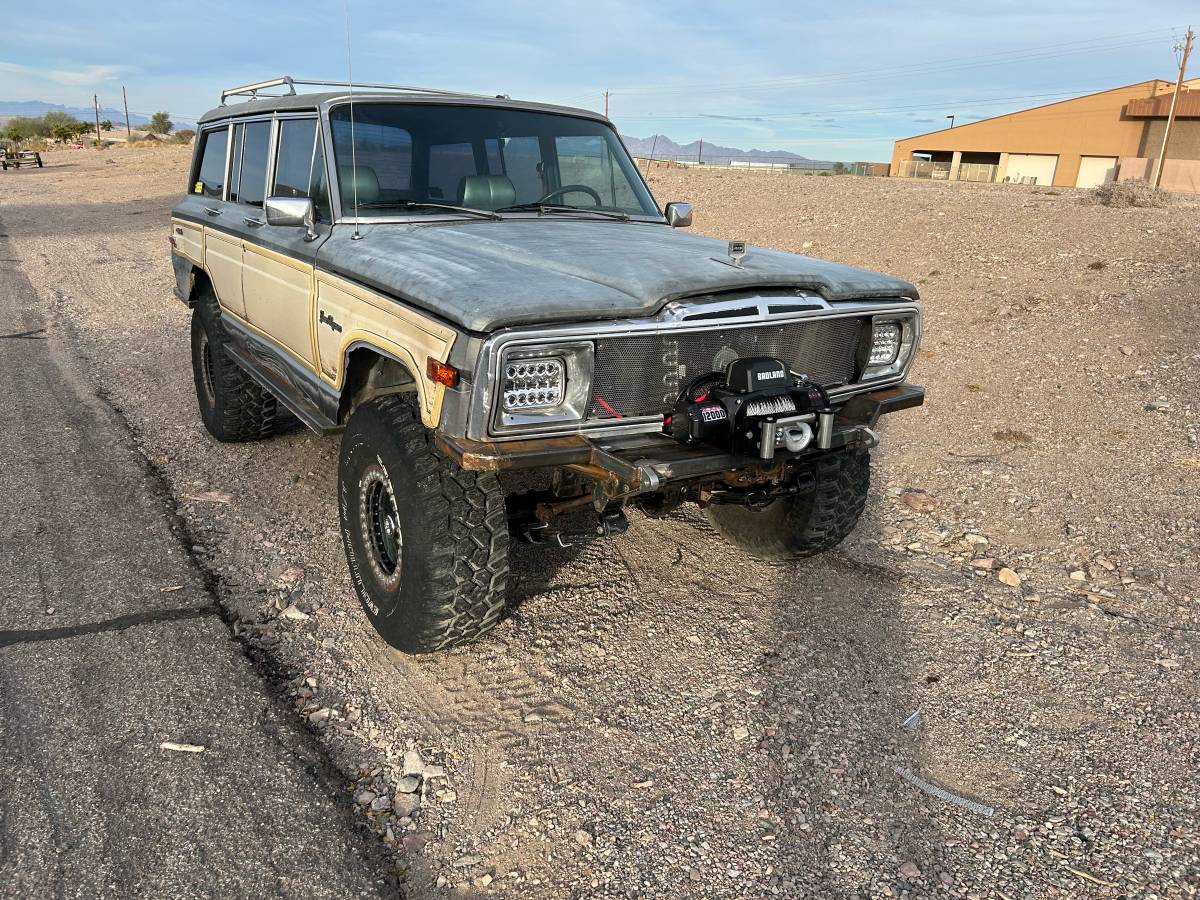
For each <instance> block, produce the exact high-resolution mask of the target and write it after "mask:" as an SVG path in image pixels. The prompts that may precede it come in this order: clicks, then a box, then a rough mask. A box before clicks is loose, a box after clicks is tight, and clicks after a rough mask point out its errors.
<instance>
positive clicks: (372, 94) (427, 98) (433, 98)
mask: <svg viewBox="0 0 1200 900" xmlns="http://www.w3.org/2000/svg"><path fill="white" fill-rule="evenodd" d="M353 97H354V102H355V103H438V104H442V105H457V106H492V107H496V108H498V109H520V110H525V111H527V112H545V113H556V114H558V115H568V116H576V117H581V118H586V119H595V120H596V121H599V122H606V123H608V122H609V120H608V119H606V118H605V117H604V116H603V115H601V114H600V113H598V112H593V111H592V110H590V109H579V108H576V107H572V106H556V105H554V104H550V103H534V102H532V101H528V100H512V99H509V98H508V97H483V96H480V95H478V94H451V93H440V92H439V93H432V92H431V93H423V92H421V91H413V92H411V93H410V92H407V91H404V92H398V91H388V92H386V93H381V92H377V91H369V90H368V91H363V92H362V93H359V92H358V91H355V92H354V94H353ZM350 98H351V94H350V93H349V92H348V91H345V90H342V91H327V92H323V93H312V94H288V95H285V96H282V97H259V98H257V99H254V100H247V101H245V102H243V103H229V104H226V105H225V106H218V107H216V108H214V109H210V110H209V111H208V112H206V113H205V114H204V115H202V116H201V117H200V119H199V121H198V123H197V124H199V125H204V124H206V123H208V122H216V121H220V120H222V119H229V118H232V117H235V116H251V115H261V114H264V113H273V112H304V111H309V110H312V111H316V110H319V109H326V108H328V107H330V106H334V105H337V104H339V103H344V102H348V101H349V100H350ZM610 124H611V123H610Z"/></svg>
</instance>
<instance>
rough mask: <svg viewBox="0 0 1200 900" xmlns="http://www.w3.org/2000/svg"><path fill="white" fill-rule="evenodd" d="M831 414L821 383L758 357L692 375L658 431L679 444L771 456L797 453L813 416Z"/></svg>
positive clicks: (810, 433)
mask: <svg viewBox="0 0 1200 900" xmlns="http://www.w3.org/2000/svg"><path fill="white" fill-rule="evenodd" d="M831 412H832V411H831V410H830V408H829V395H828V394H827V393H826V392H825V389H824V388H823V387H821V385H819V384H816V383H815V382H813V381H811V380H809V379H808V378H807V376H804V375H799V376H797V375H793V374H791V372H789V371H788V367H787V366H786V365H784V364H783V363H782V362H780V361H779V360H778V359H774V358H772V357H769V356H757V357H749V358H744V359H738V360H735V361H733V362H731V363H730V364H729V365H728V366H727V367H726V369H725V371H724V372H723V373H721V372H710V373H708V374H706V375H701V376H699V377H697V378H694V379H692V381H691V382H689V384H688V385H687V387H686V388H684V390H683V392H682V393H681V394H680V395H679V399H678V400H676V401H675V409H674V410H673V411H672V412H671V414H670V415H669V416H668V417H667V418H666V419H665V420H664V422H663V431H664V432H666V433H667V434H669V435H671V437H673V438H675V440H677V441H679V442H680V443H681V444H707V445H709V446H713V447H718V448H720V449H722V450H724V451H726V452H727V453H731V454H733V455H735V456H757V457H758V458H759V459H764V460H770V459H774V458H775V454H776V452H777V451H779V450H785V449H786V450H787V451H789V452H791V453H799V452H800V451H801V450H803V449H805V448H806V447H808V445H809V444H811V443H812V442H813V440H814V438H815V436H816V429H817V427H818V426H817V422H818V417H819V416H821V415H822V414H828V413H831ZM829 418H830V419H832V415H830V416H829Z"/></svg>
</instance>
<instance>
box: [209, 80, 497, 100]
mask: <svg viewBox="0 0 1200 900" xmlns="http://www.w3.org/2000/svg"><path fill="white" fill-rule="evenodd" d="M298 84H301V85H305V86H306V87H338V88H349V87H350V86H351V85H350V82H348V81H308V80H304V79H300V78H292V77H291V76H290V75H283V76H281V77H280V78H271V79H269V80H267V81H259V82H257V83H255V84H244V85H242V86H241V87H232V88H227V89H226V90H223V91H221V105H222V106H224V105H225V101H226V99H228V98H229V97H243V96H244V97H249V98H250V99H251V100H256V99H258V98H259V97H260V96H261V97H290V96H294V95H295V93H296V85H298ZM353 86H354V88H355V89H356V90H357V89H359V88H367V89H368V90H373V91H399V92H401V93H409V94H445V95H446V96H448V97H486V98H489V99H490V98H491V97H493V96H496V97H505V98H507V96H508V95H507V94H499V95H491V94H467V93H464V92H462V91H447V90H443V89H441V88H425V87H414V86H412V85H405V84H361V83H359V82H357V81H356V82H354V85H353ZM277 87H286V88H287V92H286V93H284V94H260V93H259V91H265V90H268V89H270V88H277Z"/></svg>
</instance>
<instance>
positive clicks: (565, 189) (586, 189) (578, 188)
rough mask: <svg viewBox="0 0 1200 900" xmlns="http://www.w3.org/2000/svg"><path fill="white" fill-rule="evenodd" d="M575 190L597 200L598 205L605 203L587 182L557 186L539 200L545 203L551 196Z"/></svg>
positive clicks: (559, 195)
mask: <svg viewBox="0 0 1200 900" xmlns="http://www.w3.org/2000/svg"><path fill="white" fill-rule="evenodd" d="M574 191H582V192H583V193H585V194H587V195H588V196H590V197H591V198H592V199H593V200H594V201H595V202H596V206H601V205H603V203H604V201H603V200H601V199H600V195H599V194H598V193H596V192H595V191H594V190H592V189H591V188H590V187H588V186H587V185H586V184H564V185H563V186H562V187H560V188H555V189H554V190H552V191H551V192H550V193H548V194H547V195H546V196H545V197H542V199H540V200H538V201H537V202H538V203H545V202H546V201H547V200H549V199H550V198H551V197H561V196H562V195H563V194H570V193H572V192H574Z"/></svg>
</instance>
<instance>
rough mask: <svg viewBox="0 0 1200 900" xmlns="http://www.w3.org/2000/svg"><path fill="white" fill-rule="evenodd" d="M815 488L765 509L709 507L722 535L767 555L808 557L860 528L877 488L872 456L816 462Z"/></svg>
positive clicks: (849, 454)
mask: <svg viewBox="0 0 1200 900" xmlns="http://www.w3.org/2000/svg"><path fill="white" fill-rule="evenodd" d="M810 465H811V471H812V475H813V477H814V479H815V481H816V486H815V488H814V489H813V490H812V491H811V492H809V493H806V494H798V495H796V496H793V497H782V498H780V499H778V500H776V501H775V502H773V503H772V504H771V505H770V506H768V507H766V508H765V509H757V510H756V509H748V508H746V507H744V506H733V505H717V504H714V505H712V506H709V507H707V508H706V509H705V510H704V513H705V515H706V516H707V517H708V520H709V522H711V523H712V524H713V525H714V526H716V529H717V531H719V532H720V533H721V536H722V537H724V538H725V539H726V540H728V541H729V542H730V543H733V544H736V545H737V546H738V547H741V548H742V549H743V550H745V551H746V552H747V553H749V554H751V555H752V556H757V557H760V558H762V559H804V558H806V557H809V556H816V555H817V554H819V553H824V552H825V551H826V550H832V549H833V548H834V547H836V546H837V545H838V544H840V543H841V542H842V541H843V540H845V538H846V536H847V535H849V534H850V532H851V531H853V530H854V526H855V525H856V524H857V523H858V519H859V517H860V516H861V515H862V511H863V508H864V507H865V506H866V503H867V492H868V490H869V489H870V486H871V454H870V452H869V451H868V450H866V449H865V448H862V447H857V448H854V449H851V450H842V451H840V452H837V453H831V454H827V455H825V456H822V457H819V458H817V459H816V460H814V461H813V462H812V463H811V464H810Z"/></svg>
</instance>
